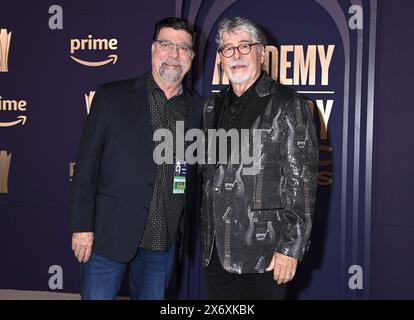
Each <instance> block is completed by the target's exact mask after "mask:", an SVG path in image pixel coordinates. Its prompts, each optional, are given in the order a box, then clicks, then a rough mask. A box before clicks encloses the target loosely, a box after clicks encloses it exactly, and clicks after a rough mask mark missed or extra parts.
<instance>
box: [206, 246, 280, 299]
mask: <svg viewBox="0 0 414 320" xmlns="http://www.w3.org/2000/svg"><path fill="white" fill-rule="evenodd" d="M205 275H206V289H207V299H209V300H283V299H284V298H285V292H286V285H285V284H281V285H278V284H277V282H276V281H275V280H274V279H273V270H272V271H271V272H265V273H246V274H233V273H229V272H227V271H226V270H224V269H223V267H222V266H221V263H220V259H219V257H218V255H217V249H216V247H215V246H214V250H213V255H212V257H211V260H210V264H209V265H208V267H207V268H206V272H205Z"/></svg>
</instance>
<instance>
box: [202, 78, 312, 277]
mask: <svg viewBox="0 0 414 320" xmlns="http://www.w3.org/2000/svg"><path fill="white" fill-rule="evenodd" d="M227 90H231V89H230V87H227V88H225V89H223V90H222V91H221V92H220V93H218V94H217V95H215V96H213V97H211V98H210V99H208V100H207V101H206V103H205V106H204V114H203V121H204V122H203V130H204V134H205V135H206V137H207V136H208V129H214V120H215V119H216V118H217V115H216V114H215V113H216V112H217V110H218V109H220V108H219V107H220V106H221V104H222V103H223V100H224V97H225V95H226V92H227ZM255 90H256V92H257V94H258V96H259V101H262V102H263V103H261V104H260V103H258V108H261V110H259V111H258V113H257V114H258V115H257V117H255V119H252V125H251V128H250V129H249V132H250V137H249V138H248V141H249V142H248V143H247V140H244V142H245V143H243V142H242V143H241V146H240V148H239V152H240V165H238V164H229V163H227V164H220V165H216V164H206V165H203V166H201V168H202V169H201V171H202V174H203V201H202V214H201V223H202V226H201V228H202V229H201V240H202V255H203V264H204V266H205V267H207V266H208V264H209V262H210V259H211V255H212V251H213V246H214V242H216V247H217V252H218V256H219V258H220V261H221V264H222V266H223V267H224V269H225V270H227V271H228V272H231V273H263V272H265V268H266V267H267V266H268V265H269V263H270V260H271V258H272V256H273V254H274V252H280V253H282V254H284V255H288V256H291V257H295V258H297V259H299V260H301V259H302V257H303V255H304V253H305V251H306V250H307V249H308V245H309V236H310V232H311V227H312V216H313V210H314V204H315V194H316V186H317V171H318V142H317V137H316V130H315V124H314V120H313V115H312V113H311V112H310V110H309V108H308V107H307V102H306V100H305V99H304V98H303V97H302V96H300V95H299V94H297V93H296V92H294V91H293V90H291V89H289V88H287V87H285V86H283V85H281V84H279V83H277V82H275V81H273V80H272V79H271V78H270V77H269V76H268V75H267V74H266V73H263V74H262V76H261V78H260V79H259V80H258V82H257V84H256V87H255ZM253 129H261V131H260V132H261V143H260V144H259V145H257V146H256V147H258V150H259V151H260V152H259V157H256V158H254V159H253V162H252V163H251V164H250V165H244V164H243V162H242V161H241V159H242V158H241V153H242V152H245V151H246V149H245V148H250V149H248V150H249V152H250V155H251V154H252V150H253V141H254V140H253V139H254V138H253V137H252V136H253V135H252V132H253ZM210 147H211V146H210ZM243 148H244V149H243ZM229 153H230V152H229Z"/></svg>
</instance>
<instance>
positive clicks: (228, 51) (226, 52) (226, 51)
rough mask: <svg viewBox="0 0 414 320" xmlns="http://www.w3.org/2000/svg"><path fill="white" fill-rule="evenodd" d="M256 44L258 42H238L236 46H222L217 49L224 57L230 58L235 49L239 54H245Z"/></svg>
mask: <svg viewBox="0 0 414 320" xmlns="http://www.w3.org/2000/svg"><path fill="white" fill-rule="evenodd" d="M256 44H260V43H258V42H256V43H242V44H239V45H238V46H237V47H224V48H220V49H219V50H218V51H219V52H220V53H221V54H222V55H223V56H224V57H226V58H231V57H232V56H233V55H234V53H235V52H236V49H237V50H238V51H239V53H240V54H242V55H244V56H245V55H246V54H249V53H250V51H252V47H253V46H255V45H256Z"/></svg>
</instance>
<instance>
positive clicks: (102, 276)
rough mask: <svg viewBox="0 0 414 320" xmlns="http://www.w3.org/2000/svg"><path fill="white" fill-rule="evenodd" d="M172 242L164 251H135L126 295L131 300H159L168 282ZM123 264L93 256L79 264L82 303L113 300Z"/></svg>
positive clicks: (170, 270)
mask: <svg viewBox="0 0 414 320" xmlns="http://www.w3.org/2000/svg"><path fill="white" fill-rule="evenodd" d="M175 247H176V243H175V241H174V242H173V244H172V245H171V247H170V248H169V249H168V251H165V252H161V251H151V250H146V249H143V248H139V249H138V252H137V254H136V255H135V257H134V258H133V260H132V261H131V262H130V265H131V268H130V272H129V294H130V298H131V299H133V300H162V299H164V298H165V291H166V288H167V285H168V282H169V281H170V278H171V274H172V270H173V266H174V260H175V250H176V248H175ZM127 265H128V264H127V263H122V262H117V261H113V260H110V259H107V258H104V257H102V256H99V255H97V254H95V253H92V256H91V257H90V258H89V261H88V262H86V263H81V298H82V300H111V299H115V298H116V296H117V294H118V291H119V288H120V286H121V282H122V278H123V275H124V272H125V269H126V267H127Z"/></svg>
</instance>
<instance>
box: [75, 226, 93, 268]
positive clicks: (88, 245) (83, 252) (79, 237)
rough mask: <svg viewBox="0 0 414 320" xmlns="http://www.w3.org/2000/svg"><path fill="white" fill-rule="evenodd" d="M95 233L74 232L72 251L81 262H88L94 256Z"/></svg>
mask: <svg viewBox="0 0 414 320" xmlns="http://www.w3.org/2000/svg"><path fill="white" fill-rule="evenodd" d="M92 244H93V232H74V233H73V235H72V250H73V253H74V254H75V257H76V259H78V261H79V262H87V261H88V260H89V257H90V256H91V254H92Z"/></svg>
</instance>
